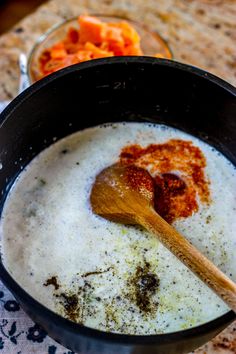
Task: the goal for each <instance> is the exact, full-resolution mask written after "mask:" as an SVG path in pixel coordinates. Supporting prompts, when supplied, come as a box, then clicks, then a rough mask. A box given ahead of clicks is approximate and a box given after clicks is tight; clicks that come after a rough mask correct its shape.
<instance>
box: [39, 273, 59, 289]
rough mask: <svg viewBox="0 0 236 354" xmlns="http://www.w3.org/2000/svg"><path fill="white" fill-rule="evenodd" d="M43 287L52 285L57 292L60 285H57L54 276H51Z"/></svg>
mask: <svg viewBox="0 0 236 354" xmlns="http://www.w3.org/2000/svg"><path fill="white" fill-rule="evenodd" d="M43 285H44V286H49V285H53V286H54V288H55V290H58V289H59V287H60V285H59V284H58V280H57V277H56V276H53V277H51V278H49V279H47V280H46V282H45V283H44V284H43Z"/></svg>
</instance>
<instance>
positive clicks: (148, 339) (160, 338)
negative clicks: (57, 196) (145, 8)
mask: <svg viewBox="0 0 236 354" xmlns="http://www.w3.org/2000/svg"><path fill="white" fill-rule="evenodd" d="M116 63H117V64H119V63H120V64H122V63H123V64H124V65H126V64H127V65H128V64H129V63H136V64H139V63H140V64H145V63H146V64H151V65H159V66H165V67H171V68H176V69H178V70H181V71H185V72H190V73H191V74H194V75H196V76H200V77H202V78H204V79H206V80H208V81H211V82H213V83H214V84H216V85H218V86H220V87H221V88H223V89H224V90H226V91H228V92H229V93H230V94H232V95H233V96H235V97H236V88H235V87H234V86H232V85H231V84H229V83H227V82H226V81H224V80H222V79H220V78H218V77H217V76H215V75H213V74H210V73H208V72H206V71H204V70H202V69H199V68H197V67H194V66H191V65H186V64H182V63H179V62H176V61H172V60H168V59H157V58H151V57H113V58H105V59H96V60H92V61H87V62H84V63H80V64H75V65H72V66H70V67H67V68H64V69H62V70H60V71H57V72H55V73H54V74H52V75H50V76H48V77H46V78H44V79H42V80H40V81H38V82H36V83H34V84H33V85H32V86H30V87H29V88H28V89H26V90H25V91H24V92H22V93H21V94H20V95H19V96H17V97H16V98H15V99H14V100H13V101H12V102H11V103H10V104H9V105H8V106H7V107H6V108H5V110H4V111H3V112H2V113H1V115H0V127H1V125H2V124H3V122H4V121H5V119H7V117H8V115H9V114H10V113H11V112H12V111H14V110H15V109H16V108H17V106H18V105H20V104H22V103H23V102H24V101H25V100H27V99H29V98H30V97H31V95H33V94H34V93H36V92H37V91H39V90H41V89H42V88H43V87H44V86H45V85H47V84H49V83H50V82H52V81H54V80H56V79H57V78H60V77H63V76H65V75H67V73H70V72H77V71H80V70H83V69H88V68H90V67H98V66H101V65H112V64H116ZM0 278H1V280H2V281H3V283H4V284H5V285H6V286H7V288H8V289H9V290H10V291H12V292H13V293H14V294H16V297H17V296H19V298H21V299H23V300H24V302H27V303H28V304H29V305H30V306H31V307H32V308H34V309H35V312H38V313H40V314H41V316H43V317H44V318H45V319H47V320H49V321H52V322H54V323H57V324H58V326H60V327H61V329H63V330H65V331H70V332H74V333H75V334H76V333H78V334H80V335H81V336H84V337H87V338H89V337H93V339H96V340H103V341H104V340H106V341H108V342H112V343H114V344H117V343H123V344H126V345H137V344H140V345H141V344H142V345H152V344H158V343H161V344H163V343H170V342H176V343H177V342H181V341H183V340H186V339H189V338H194V337H198V336H200V335H204V334H205V333H207V332H210V331H214V330H215V331H217V329H218V328H220V327H221V326H224V325H225V324H227V323H229V322H231V321H233V320H234V319H235V318H236V315H235V313H234V312H233V311H228V312H227V313H225V314H224V315H222V316H220V317H218V318H216V319H214V320H212V321H209V322H207V323H204V324H202V325H199V326H196V327H193V328H189V329H185V330H181V331H178V332H171V333H165V334H154V335H126V334H118V333H109V332H104V331H99V330H97V329H92V328H89V327H86V326H83V325H80V324H77V323H73V322H71V321H69V320H67V319H65V318H63V317H62V316H60V315H58V314H56V313H54V312H53V311H51V310H49V309H48V308H46V307H45V306H44V305H42V304H41V303H39V302H38V301H37V300H35V299H34V298H33V297H31V296H30V295H29V294H28V293H27V292H26V291H25V290H24V289H23V288H22V287H21V286H20V285H19V284H18V283H17V282H16V281H15V280H14V279H13V278H12V277H11V275H10V274H9V273H8V271H7V270H6V269H5V267H4V266H3V264H2V262H0Z"/></svg>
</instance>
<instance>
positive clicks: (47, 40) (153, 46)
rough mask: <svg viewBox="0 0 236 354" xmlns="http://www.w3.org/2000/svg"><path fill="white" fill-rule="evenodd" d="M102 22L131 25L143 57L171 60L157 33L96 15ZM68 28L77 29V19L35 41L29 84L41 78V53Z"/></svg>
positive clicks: (61, 37)
mask: <svg viewBox="0 0 236 354" xmlns="http://www.w3.org/2000/svg"><path fill="white" fill-rule="evenodd" d="M92 16H96V17H97V18H99V19H100V20H101V21H103V22H120V21H126V22H128V23H129V24H130V25H132V26H133V27H134V28H135V30H136V31H137V32H138V34H139V36H140V40H141V49H142V51H143V54H144V55H145V56H156V55H157V54H158V57H160V58H165V59H172V58H173V55H172V52H171V50H170V48H169V46H168V44H167V43H166V41H165V40H164V39H163V38H162V37H161V36H160V35H159V34H157V33H155V32H152V31H150V30H149V29H148V28H147V27H146V26H144V25H143V24H140V23H138V22H135V21H131V20H127V19H125V18H122V17H114V16H106V15H96V14H94V15H93V14H92ZM70 27H74V28H77V29H78V28H79V24H78V17H75V18H72V19H69V20H67V21H63V22H62V23H60V24H57V25H55V26H53V27H52V28H50V29H49V30H48V31H47V32H46V33H45V34H43V35H42V36H41V37H39V39H38V40H37V42H36V44H35V45H34V47H33V49H32V51H31V53H30V55H29V58H28V63H27V74H28V77H29V81H30V83H33V82H35V81H37V80H39V79H40V78H41V76H42V75H41V73H40V67H39V58H40V56H41V54H42V52H43V51H44V50H45V49H47V48H49V47H51V46H52V45H54V44H55V43H56V42H58V41H61V40H62V39H64V38H65V36H66V33H67V31H68V29H69V28H70Z"/></svg>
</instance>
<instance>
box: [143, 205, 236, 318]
mask: <svg viewBox="0 0 236 354" xmlns="http://www.w3.org/2000/svg"><path fill="white" fill-rule="evenodd" d="M137 221H138V223H139V224H141V225H142V226H143V227H144V228H146V229H147V230H148V231H150V232H152V233H153V234H155V235H156V236H157V237H158V239H159V240H160V241H161V242H162V243H163V244H164V245H165V246H166V248H168V249H169V250H170V251H171V252H172V253H173V254H174V255H175V256H176V257H177V258H178V259H179V260H180V261H182V262H183V263H184V264H185V265H186V266H187V267H188V268H189V269H190V270H191V271H192V272H193V273H195V274H196V275H197V276H198V277H199V278H200V279H201V280H202V281H203V282H204V283H205V284H206V285H208V286H209V288H211V289H212V290H214V292H215V293H216V294H217V295H218V296H219V297H220V298H221V299H222V300H223V301H224V302H225V303H226V304H227V305H228V306H229V307H230V308H231V309H232V310H233V311H234V312H236V284H235V283H234V282H233V281H232V280H230V279H229V278H228V277H227V276H226V275H225V274H224V273H222V272H221V271H220V270H219V269H218V268H217V267H216V266H215V265H214V264H213V263H212V262H211V261H209V260H208V259H207V258H206V257H205V256H204V255H203V254H202V253H200V252H199V251H198V250H197V249H196V248H195V247H194V246H193V245H191V243H190V242H189V241H187V240H186V239H185V238H184V237H183V236H182V235H181V234H180V233H179V232H177V231H176V230H175V229H174V228H173V227H172V226H171V225H169V224H168V223H167V222H166V221H165V220H164V219H162V217H161V216H160V215H158V214H157V213H156V212H155V211H154V210H153V209H151V208H150V209H148V210H147V211H145V212H144V213H143V214H142V216H137Z"/></svg>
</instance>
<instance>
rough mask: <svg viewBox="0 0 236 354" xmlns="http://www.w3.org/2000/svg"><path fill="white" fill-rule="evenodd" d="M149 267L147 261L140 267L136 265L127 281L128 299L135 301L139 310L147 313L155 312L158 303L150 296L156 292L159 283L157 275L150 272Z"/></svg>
mask: <svg viewBox="0 0 236 354" xmlns="http://www.w3.org/2000/svg"><path fill="white" fill-rule="evenodd" d="M150 268H151V266H150V264H149V263H148V262H145V264H144V266H142V267H141V266H138V267H137V268H136V271H135V273H134V275H133V276H132V277H131V279H129V281H128V287H129V289H130V291H129V294H128V297H129V299H130V300H131V301H134V302H135V304H136V306H137V307H138V308H139V309H140V311H141V312H143V313H144V314H149V315H151V314H152V313H153V314H155V312H156V309H157V307H158V303H156V302H154V301H153V300H152V296H153V295H154V294H155V293H156V292H157V290H158V287H159V284H160V280H159V278H158V276H157V275H156V274H154V273H152V272H151V269H150Z"/></svg>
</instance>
